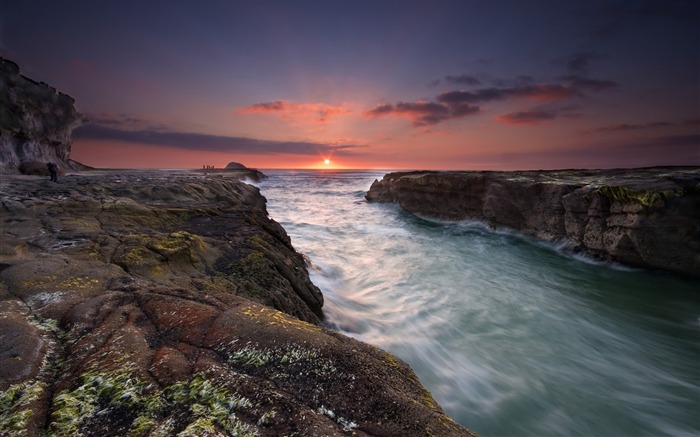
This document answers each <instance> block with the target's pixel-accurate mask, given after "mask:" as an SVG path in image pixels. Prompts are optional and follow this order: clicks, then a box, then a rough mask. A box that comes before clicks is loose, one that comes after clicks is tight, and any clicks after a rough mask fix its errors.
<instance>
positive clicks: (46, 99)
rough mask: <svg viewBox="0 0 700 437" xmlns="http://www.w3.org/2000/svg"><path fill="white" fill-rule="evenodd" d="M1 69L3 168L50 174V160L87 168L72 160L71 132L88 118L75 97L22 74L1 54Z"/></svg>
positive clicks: (62, 166) (0, 168) (0, 145)
mask: <svg viewBox="0 0 700 437" xmlns="http://www.w3.org/2000/svg"><path fill="white" fill-rule="evenodd" d="M0 73H1V74H0V172H2V173H4V174H8V173H19V172H20V170H22V171H24V172H25V173H34V174H36V173H45V174H47V175H48V170H47V169H46V163H48V162H54V163H56V164H58V166H59V168H60V169H70V170H82V169H85V168H86V167H85V166H83V165H82V164H79V163H77V162H75V161H71V160H70V150H71V144H72V140H71V132H72V131H73V129H75V128H76V127H78V126H80V125H81V124H83V123H85V121H86V118H85V117H84V116H83V115H81V114H79V113H78V112H77V111H76V109H75V106H74V100H73V98H72V97H70V96H68V95H66V94H63V93H61V92H57V91H56V89H55V88H53V87H50V86H49V85H47V84H45V83H40V82H36V81H33V80H32V79H29V78H27V77H25V76H23V75H21V74H20V73H19V67H18V66H17V64H15V63H14V62H12V61H9V60H7V59H3V58H0Z"/></svg>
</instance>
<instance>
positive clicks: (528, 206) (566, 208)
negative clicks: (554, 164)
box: [366, 167, 700, 276]
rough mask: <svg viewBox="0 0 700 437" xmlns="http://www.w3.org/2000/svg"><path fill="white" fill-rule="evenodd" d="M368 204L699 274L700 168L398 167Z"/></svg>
mask: <svg viewBox="0 0 700 437" xmlns="http://www.w3.org/2000/svg"><path fill="white" fill-rule="evenodd" d="M366 197H367V199H368V200H369V201H379V202H395V203H398V204H399V205H400V206H401V207H402V208H403V209H405V210H407V211H410V212H413V213H417V214H422V215H425V216H429V217H435V218H441V219H449V220H478V221H482V222H484V223H486V224H488V225H489V226H491V227H493V228H507V229H513V230H516V231H518V232H521V233H523V234H526V235H530V236H534V237H537V238H540V239H543V240H546V241H561V242H565V243H566V245H567V247H568V248H569V249H571V250H574V251H581V252H584V253H586V254H589V255H591V256H594V257H597V258H602V259H606V260H613V261H617V262H620V263H624V264H628V265H631V266H638V267H645V268H651V269H663V270H667V271H671V272H675V273H679V274H683V275H690V276H700V168H697V167H677V168H645V169H619V170H591V171H586V170H571V171H566V170H565V171H521V172H457V171H446V172H433V171H422V172H399V173H391V174H388V175H386V176H384V178H383V179H382V180H381V181H375V182H374V183H373V184H372V186H371V187H370V189H369V192H368V193H367V196H366Z"/></svg>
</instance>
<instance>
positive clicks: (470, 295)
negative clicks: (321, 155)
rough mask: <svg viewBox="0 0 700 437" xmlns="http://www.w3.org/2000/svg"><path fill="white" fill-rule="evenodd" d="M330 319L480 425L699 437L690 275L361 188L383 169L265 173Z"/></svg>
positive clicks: (696, 325) (697, 348)
mask: <svg viewBox="0 0 700 437" xmlns="http://www.w3.org/2000/svg"><path fill="white" fill-rule="evenodd" d="M265 173H266V174H267V175H268V176H269V179H268V180H267V181H264V182H262V183H260V184H258V186H259V187H260V189H261V192H262V194H263V195H264V196H265V197H266V198H267V200H268V210H269V213H270V216H271V217H272V218H273V219H275V220H276V221H278V222H279V223H281V224H282V226H284V228H285V229H286V231H287V233H288V234H289V235H290V237H291V239H292V244H293V245H294V247H295V248H296V249H297V250H298V251H300V252H302V253H304V254H306V255H308V256H309V258H310V259H311V262H312V266H311V267H310V273H311V279H312V280H313V282H314V283H315V284H316V285H317V286H318V287H319V288H320V289H321V290H322V291H323V294H324V296H325V307H324V312H325V314H326V319H327V321H326V323H327V324H328V326H330V327H332V328H333V329H336V330H338V331H340V332H343V333H345V334H347V335H350V336H352V337H355V338H357V339H359V340H362V341H365V342H368V343H371V344H373V345H376V346H379V347H381V348H383V349H385V350H388V351H390V352H392V353H394V354H395V355H396V356H398V357H399V358H401V359H402V360H404V361H405V362H407V363H409V364H410V365H411V367H412V368H413V369H414V371H415V372H416V374H417V375H418V377H419V378H420V380H421V382H422V383H423V385H425V386H426V388H428V390H430V392H431V393H432V394H433V396H434V398H435V399H436V400H437V402H438V403H439V404H440V405H441V406H442V407H443V409H444V411H445V412H446V413H447V414H448V415H449V416H450V417H452V418H453V419H454V420H455V421H456V422H458V423H460V424H462V425H464V426H466V427H468V428H470V429H472V430H474V431H476V432H478V433H480V434H482V435H484V436H569V435H582V436H638V435H673V436H684V435H688V436H690V435H699V434H700V281H697V280H689V279H686V278H680V277H677V276H674V275H670V274H664V273H658V272H648V271H643V270H633V269H628V268H623V267H620V266H614V265H609V264H603V263H596V262H593V261H590V260H586V259H585V258H580V257H579V258H577V257H574V256H571V255H569V254H566V253H564V252H562V251H560V250H558V249H557V247H556V246H555V245H551V244H545V243H541V242H538V241H536V240H532V239H528V238H525V237H522V236H519V235H517V234H514V233H507V232H494V231H492V230H489V229H488V228H486V227H485V226H483V225H481V224H479V223H469V222H462V223H441V222H436V221H431V220H427V219H424V218H420V217H417V216H415V215H412V214H409V213H406V212H404V211H402V210H400V209H399V208H398V207H397V206H396V205H393V204H380V203H368V202H366V201H365V199H364V195H365V193H366V191H367V190H368V189H369V186H370V185H371V183H372V181H373V180H374V179H381V177H382V176H383V174H384V172H371V171H368V172H358V171H352V172H350V171H339V172H332V171H265Z"/></svg>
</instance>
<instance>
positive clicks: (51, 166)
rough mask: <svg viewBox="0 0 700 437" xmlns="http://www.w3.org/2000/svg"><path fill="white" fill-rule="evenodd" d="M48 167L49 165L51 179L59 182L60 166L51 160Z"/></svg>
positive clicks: (47, 165)
mask: <svg viewBox="0 0 700 437" xmlns="http://www.w3.org/2000/svg"><path fill="white" fill-rule="evenodd" d="M46 167H48V169H49V173H50V174H51V181H52V182H58V166H57V165H56V164H54V163H53V162H49V163H48V164H46Z"/></svg>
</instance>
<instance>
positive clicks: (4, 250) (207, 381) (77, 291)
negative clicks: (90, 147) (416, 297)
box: [0, 171, 473, 436]
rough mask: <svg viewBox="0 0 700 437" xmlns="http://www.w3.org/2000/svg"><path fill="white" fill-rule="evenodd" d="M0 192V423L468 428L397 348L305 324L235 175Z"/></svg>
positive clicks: (315, 318) (246, 189)
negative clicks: (426, 386)
mask: <svg viewBox="0 0 700 437" xmlns="http://www.w3.org/2000/svg"><path fill="white" fill-rule="evenodd" d="M239 176H240V177H247V176H246V175H245V174H241V175H239ZM0 192H1V193H2V205H1V208H2V210H3V212H2V214H1V215H0V220H1V223H0V338H1V340H2V341H1V342H2V348H0V405H1V408H0V435H29V436H39V435H45V434H50V435H56V436H74V435H104V436H123V435H134V436H149V435H153V436H155V435H201V436H204V435H207V436H208V435H239V436H280V435H298V436H319V435H324V436H342V435H356V436H372V435H375V436H386V435H397V436H398V435H401V436H425V435H440V436H472V435H473V434H472V433H470V432H469V431H467V430H466V429H464V428H462V427H460V426H458V425H456V424H454V423H453V422H452V421H451V420H450V419H449V418H448V417H446V416H445V415H444V414H443V412H442V410H441V409H440V407H439V406H438V405H437V404H436V403H435V401H434V400H433V398H432V396H431V395H430V393H428V392H427V391H426V390H425V389H424V388H423V387H422V386H421V384H420V382H419V381H418V379H417V378H416V376H415V374H414V373H413V371H412V370H411V369H410V368H409V367H408V366H407V365H406V364H405V363H403V362H401V361H400V360H398V359H397V358H396V357H394V356H393V355H391V354H388V353H386V352H384V351H381V350H379V349H377V348H375V347H372V346H369V345H366V344H364V343H361V342H358V341H355V340H353V339H351V338H348V337H345V336H343V335H341V334H338V333H336V332H333V331H330V330H327V329H325V328H323V327H321V326H319V323H320V321H321V319H322V318H323V313H322V311H321V306H322V304H323V297H322V295H321V293H320V291H319V290H318V288H316V287H315V286H314V285H313V284H312V283H311V281H310V280H309V275H308V271H307V269H306V264H305V261H304V258H303V257H302V256H301V255H300V254H299V253H297V252H296V251H295V250H294V248H293V247H292V245H291V242H290V239H289V237H288V236H287V234H286V232H285V231H284V229H282V227H281V226H280V225H279V224H278V223H276V222H275V221H273V220H271V219H270V218H269V217H268V215H267V211H266V208H265V198H264V197H263V196H261V195H260V193H259V191H258V189H257V188H255V187H253V186H251V185H247V184H244V183H242V182H239V181H237V180H236V179H235V176H231V175H218V174H217V175H214V176H212V175H209V176H204V175H202V174H201V172H194V171H193V172H170V173H167V172H158V171H151V172H136V171H132V172H119V173H114V172H93V173H90V174H83V175H70V176H66V177H62V178H60V179H59V183H53V182H51V181H49V180H48V179H45V178H33V177H29V176H21V175H17V176H12V175H7V176H5V177H3V178H2V179H0Z"/></svg>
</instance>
